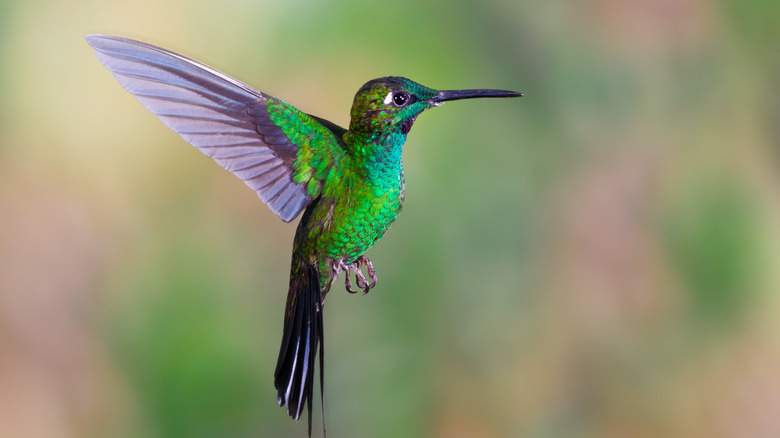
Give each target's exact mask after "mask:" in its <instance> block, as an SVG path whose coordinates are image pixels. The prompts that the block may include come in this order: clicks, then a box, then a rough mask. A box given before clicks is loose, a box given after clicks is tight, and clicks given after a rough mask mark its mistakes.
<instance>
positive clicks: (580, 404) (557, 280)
mask: <svg viewBox="0 0 780 438" xmlns="http://www.w3.org/2000/svg"><path fill="white" fill-rule="evenodd" d="M88 33H109V34H118V35H123V36H129V37H135V38H138V39H142V40H145V41H148V42H151V43H155V44H159V45H162V46H165V47H167V48H170V49H172V50H175V51H178V52H181V53H184V54H186V55H189V56H191V57H194V58H196V59H198V60H200V61H203V62H205V63H207V64H209V65H212V66H215V67H216V68H218V69H220V70H222V71H225V72H227V73H228V74H230V75H233V76H235V77H237V78H238V79H240V80H242V81H244V82H247V83H249V84H252V85H253V86H255V87H257V88H259V89H261V90H263V91H266V92H269V93H271V94H273V95H276V96H279V97H281V98H283V99H285V100H287V101H288V102H291V103H293V104H294V105H297V106H298V107H299V108H301V109H302V110H304V111H306V112H310V113H314V114H317V115H320V116H323V117H326V118H328V119H330V120H333V121H335V122H337V123H339V124H342V125H345V124H347V123H348V118H347V117H348V111H349V107H350V105H351V102H352V97H353V95H354V92H355V91H356V90H357V89H358V87H360V85H362V84H363V83H364V82H365V81H366V80H368V79H371V78H374V77H379V76H385V75H389V74H393V75H404V76H408V77H410V78H413V79H415V80H417V81H420V82H422V83H424V84H426V85H429V86H431V87H435V88H479V87H484V88H506V89H516V90H518V91H523V92H525V93H526V97H524V98H522V99H517V100H479V101H468V102H465V101H464V102H456V103H451V104H447V105H445V106H444V107H443V108H440V109H436V110H433V111H430V112H428V113H426V114H425V115H423V116H422V117H421V118H420V120H418V122H417V123H416V125H415V127H414V129H413V130H412V133H411V135H410V137H409V141H408V142H407V144H406V150H405V169H406V182H407V189H408V190H407V201H406V204H405V208H404V212H403V214H402V215H401V217H400V219H399V221H398V222H397V223H396V225H394V226H393V229H392V230H391V231H390V232H389V233H388V234H387V235H386V236H385V238H384V239H383V240H381V241H380V242H379V243H378V244H377V245H376V246H375V247H374V248H372V249H371V250H370V252H369V255H370V257H371V259H372V260H373V262H374V264H375V265H376V266H377V267H378V270H379V276H380V281H379V284H378V286H377V287H376V288H375V289H373V290H372V291H371V293H370V294H368V295H367V296H352V295H349V294H347V293H345V292H344V291H343V290H342V289H341V288H340V287H336V288H335V289H334V291H335V292H332V293H331V294H330V295H329V296H328V300H327V304H326V308H327V311H326V313H325V327H326V338H327V342H326V350H327V351H326V391H325V392H326V406H325V410H326V417H327V418H326V419H327V427H328V430H329V432H330V434H331V436H340V437H441V438H445V437H446V438H460V437H531V438H547V437H549V438H553V437H574V438H577V437H607V438H618V437H620V438H649V437H777V436H780V270H779V269H778V268H777V265H778V260H780V226H779V225H780V196H779V195H780V191H779V190H778V188H779V187H780V172H778V164H779V163H778V152H780V151H779V150H778V145H780V128H778V127H780V98H778V93H777V90H778V86H780V81H779V80H778V78H780V49H778V47H780V46H779V45H778V44H779V43H780V2H772V1H764V0H743V1H725V0H721V1H715V0H711V1H708V0H624V1H615V0H594V1H589V2H578V1H565V0H551V1H545V2H537V1H525V0H522V1H508V0H507V1H501V0H480V1H473V2H452V1H443V0H435V1H425V2H420V1H417V0H401V1H397V2H363V1H339V2H318V1H303V0H294V1H289V2H273V1H241V0H228V1H222V2H208V1H202V0H196V1H184V0H179V1H164V2H161V1H159V0H136V1H132V2H128V1H117V2H100V1H88V0H76V1H72V2H62V1H54V0H26V1H17V0H2V1H0V436H2V437H41V438H59V437H63V438H69V437H78V438H81V437H87V438H90V437H120V438H122V437H152V438H155V437H161V438H162V437H196V438H197V437H302V436H304V435H305V433H306V431H305V428H306V426H305V424H297V425H296V424H295V423H293V422H292V421H290V419H289V418H288V417H287V416H286V415H285V414H284V412H283V411H282V410H281V409H279V408H278V407H277V406H276V397H275V393H274V390H273V377H272V376H273V371H274V366H275V362H276V354H277V352H278V344H279V341H280V336H281V329H282V312H283V307H284V301H285V294H286V290H287V275H288V269H289V257H290V248H291V242H292V237H293V233H294V228H295V227H294V225H290V224H285V223H283V222H282V221H280V220H279V219H278V218H277V217H276V216H274V215H273V214H272V213H270V212H269V211H268V209H267V208H266V207H265V206H264V205H263V204H262V203H261V202H260V201H259V200H258V199H257V197H256V195H255V194H254V192H253V191H252V190H250V189H249V188H247V187H246V186H244V184H243V183H241V182H240V181H239V180H238V179H236V178H235V177H233V176H232V175H230V174H229V173H227V172H225V171H224V170H222V169H220V168H219V167H218V166H217V165H215V164H214V163H212V162H211V161H210V160H208V159H207V158H205V157H204V156H203V155H201V154H200V153H199V152H198V151H197V150H195V149H194V148H192V147H190V146H189V145H187V144H186V143H184V142H183V141H182V140H181V139H180V138H179V137H178V136H176V135H175V134H174V133H172V132H170V131H168V130H167V129H166V128H165V127H164V126H163V125H162V123H160V122H159V121H157V120H156V118H155V117H154V116H152V115H151V114H149V113H147V112H146V111H145V110H144V109H143V108H142V107H141V105H139V104H138V102H136V101H135V99H134V98H133V97H132V96H131V95H129V94H128V93H126V92H125V91H123V90H122V89H121V87H120V86H119V85H118V84H117V83H116V82H115V81H114V79H113V77H112V76H111V74H110V73H109V72H108V71H107V70H105V69H104V68H103V67H102V66H101V65H100V64H99V62H98V61H97V59H96V57H95V56H94V54H93V53H92V51H91V49H90V48H89V46H88V45H87V44H86V42H85V41H84V38H83V37H84V35H85V34H88ZM338 284H340V282H339V283H338ZM319 425H320V414H319V412H318V409H315V421H314V430H315V435H317V436H318V435H319V434H320V433H321V432H320V431H319Z"/></svg>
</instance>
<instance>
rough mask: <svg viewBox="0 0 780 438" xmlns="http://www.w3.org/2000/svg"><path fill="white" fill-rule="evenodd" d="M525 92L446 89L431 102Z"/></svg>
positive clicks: (513, 95)
mask: <svg viewBox="0 0 780 438" xmlns="http://www.w3.org/2000/svg"><path fill="white" fill-rule="evenodd" d="M522 96H523V93H518V92H516V91H506V90H444V91H439V94H437V95H436V96H433V97H432V98H431V99H429V102H433V103H442V102H446V101H448V100H459V99H474V98H477V97H522Z"/></svg>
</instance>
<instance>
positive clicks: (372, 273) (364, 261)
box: [344, 255, 376, 295]
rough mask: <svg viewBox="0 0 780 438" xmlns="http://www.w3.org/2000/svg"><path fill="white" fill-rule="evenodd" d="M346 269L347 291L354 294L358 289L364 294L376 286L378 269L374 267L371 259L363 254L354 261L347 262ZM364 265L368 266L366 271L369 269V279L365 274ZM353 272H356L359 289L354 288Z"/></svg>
mask: <svg viewBox="0 0 780 438" xmlns="http://www.w3.org/2000/svg"><path fill="white" fill-rule="evenodd" d="M344 266H345V267H346V268H347V269H346V274H347V275H346V277H347V278H346V282H345V283H346V284H345V285H346V287H347V292H349V293H351V294H354V293H357V292H358V291H361V292H363V295H365V294H367V293H368V291H369V290H371V288H372V287H374V286H376V270H375V269H374V265H373V263H371V260H369V259H368V257H366V256H364V255H362V256H360V257H358V258H357V260H355V261H354V262H352V263H347V264H345V265H344ZM363 266H365V267H366V271H368V277H369V279H370V280H369V279H366V276H365V275H364V274H363ZM352 272H354V273H355V283H356V284H357V287H358V288H359V289H358V290H354V289H352V280H351V278H350V277H351V276H352V274H351V273H352Z"/></svg>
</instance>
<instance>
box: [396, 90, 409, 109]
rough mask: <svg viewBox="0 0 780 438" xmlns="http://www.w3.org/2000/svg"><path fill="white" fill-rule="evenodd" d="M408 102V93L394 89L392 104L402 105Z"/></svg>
mask: <svg viewBox="0 0 780 438" xmlns="http://www.w3.org/2000/svg"><path fill="white" fill-rule="evenodd" d="M407 102H409V95H408V94H406V92H404V91H396V92H395V93H393V105H395V106H397V107H402V106H404V105H406V104H407Z"/></svg>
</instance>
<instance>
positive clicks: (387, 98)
mask: <svg viewBox="0 0 780 438" xmlns="http://www.w3.org/2000/svg"><path fill="white" fill-rule="evenodd" d="M392 101H393V92H392V91H391V92H389V93H387V96H385V100H383V101H382V103H384V104H385V105H390V102H392Z"/></svg>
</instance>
